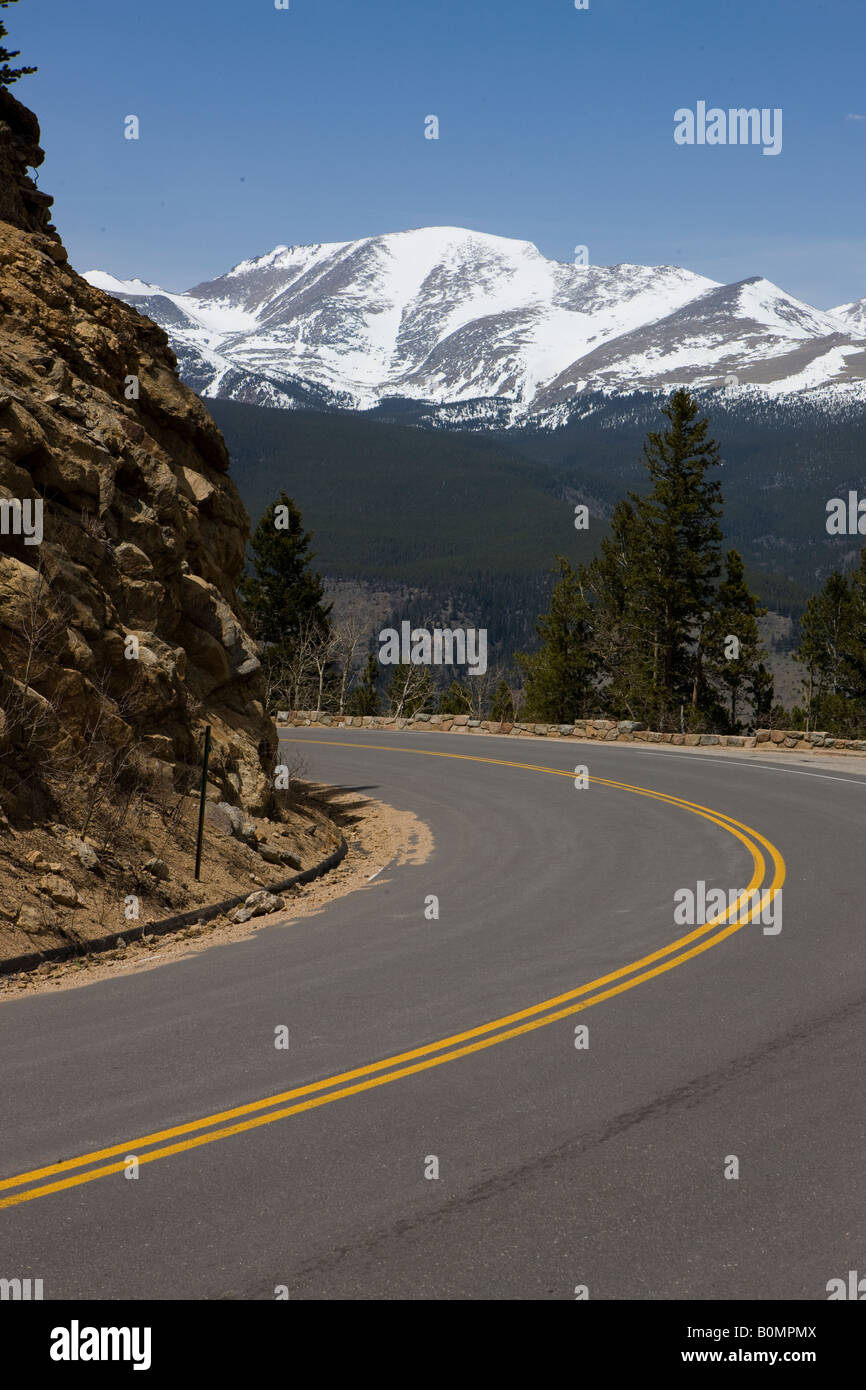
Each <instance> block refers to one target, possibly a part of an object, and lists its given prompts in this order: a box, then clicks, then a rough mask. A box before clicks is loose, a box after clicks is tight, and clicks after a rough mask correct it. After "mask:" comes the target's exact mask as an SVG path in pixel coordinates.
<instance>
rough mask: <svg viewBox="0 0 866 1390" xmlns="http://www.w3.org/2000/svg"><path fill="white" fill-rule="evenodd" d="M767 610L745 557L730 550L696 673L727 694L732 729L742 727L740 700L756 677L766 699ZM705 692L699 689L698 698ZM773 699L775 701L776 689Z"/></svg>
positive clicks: (706, 625)
mask: <svg viewBox="0 0 866 1390" xmlns="http://www.w3.org/2000/svg"><path fill="white" fill-rule="evenodd" d="M765 611H766V610H765V609H763V608H761V607H760V606H759V604H758V600H757V598H756V597H755V595H754V594H753V593H752V592H751V591H750V589H749V587H748V585H747V584H746V579H745V568H744V566H743V561H742V557H741V556H740V555H739V554H738V552H737V551H736V550H729V551H728V553H727V555H726V556H725V578H724V580H723V581H722V583H721V584H720V585H719V588H718V592H717V594H716V599H715V611H714V612H713V614H712V616H711V617H710V618H709V620H708V621H707V622H706V624H705V625H704V628H703V637H702V651H701V659H702V666H701V669H700V670H699V671H698V672H697V673H696V674H697V677H698V682H699V684H702V682H703V679H704V678H707V679H709V681H710V683H711V684H712V685H714V686H715V687H716V689H717V690H719V691H721V692H722V694H723V695H724V697H725V699H726V701H727V706H728V716H729V724H730V730H731V733H736V732H737V729H738V724H737V705H738V702H739V700H740V698H741V696H742V695H743V694H744V692H745V691H747V690H748V689H749V687H750V685H753V684H754V682H755V680H756V678H757V681H758V689H759V690H760V691H761V692H762V698H763V700H764V702H765V703H766V699H767V695H766V690H765V688H764V682H765V677H766V676H767V674H768V673H767V672H766V670H764V675H763V676H760V677H759V676H757V670H758V666H759V665H760V664H761V661H762V658H763V657H764V655H765V653H764V650H763V647H762V646H761V639H760V635H759V632H758V618H762V617H763V616H764V613H765ZM731 638H735V639H736V642H735V643H734V642H732V641H731ZM701 694H702V691H700V690H699V695H698V701H700V698H701ZM698 701H696V702H695V703H698ZM769 703H770V705H772V690H771V691H770V702H769ZM767 709H769V705H768V706H767Z"/></svg>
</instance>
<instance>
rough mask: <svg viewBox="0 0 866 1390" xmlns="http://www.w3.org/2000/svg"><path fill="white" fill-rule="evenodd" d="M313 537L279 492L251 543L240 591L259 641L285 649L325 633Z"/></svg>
mask: <svg viewBox="0 0 866 1390" xmlns="http://www.w3.org/2000/svg"><path fill="white" fill-rule="evenodd" d="M311 540H312V534H311V533H310V532H309V531H305V530H304V523H303V520H302V518H301V513H300V511H299V510H298V508H297V506H296V505H295V503H294V501H293V500H292V499H291V498H290V497H287V496H286V494H285V492H281V493H280V495H279V497H278V498H277V499H276V501H275V502H272V503H271V504H270V506H269V507H268V508H267V509H266V510H265V513H264V515H263V517H262V519H261V521H260V522H259V524H258V526H257V527H256V530H255V533H254V535H253V538H252V540H251V542H250V545H251V549H252V552H253V571H254V572H253V574H251V575H249V574H248V575H245V576H244V577H243V579H242V580H241V582H240V585H239V588H240V592H241V596H242V597H243V599H244V601H245V603H246V605H247V608H248V610H249V613H250V616H251V618H252V620H253V624H254V626H255V630H256V635H257V636H258V637H259V639H260V641H262V642H266V643H274V644H277V645H287V646H290V645H291V644H292V643H293V642H295V641H297V639H298V637H299V636H300V634H301V633H302V632H308V631H309V629H310V627H312V628H314V629H315V630H318V631H320V632H321V633H322V634H325V633H327V631H328V630H329V627H330V622H329V618H330V613H331V604H326V603H324V602H323V598H324V587H323V585H322V581H321V579H320V577H319V575H317V574H314V573H313V571H312V570H311V569H310V565H311V563H312V561H313V560H314V559H315V555H314V554H313V553H312V552H311V550H310V541H311Z"/></svg>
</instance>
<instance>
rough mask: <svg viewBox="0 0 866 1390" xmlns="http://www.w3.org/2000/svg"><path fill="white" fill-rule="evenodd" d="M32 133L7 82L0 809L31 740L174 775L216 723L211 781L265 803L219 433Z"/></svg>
mask: <svg viewBox="0 0 866 1390" xmlns="http://www.w3.org/2000/svg"><path fill="white" fill-rule="evenodd" d="M38 142H39V127H38V124H37V121H36V118H35V117H34V116H33V114H32V113H31V112H29V111H28V110H27V109H26V108H25V107H23V106H21V104H20V103H19V102H17V101H16V100H15V99H14V98H13V97H11V96H10V95H9V93H8V92H5V91H2V90H0V755H3V759H2V760H3V763H4V765H5V772H4V776H3V778H2V779H0V807H2V805H3V804H4V801H5V805H6V809H7V810H8V811H10V813H15V812H16V809H17V811H18V812H21V811H22V807H21V805H20V804H17V798H18V796H19V795H23V797H24V801H25V802H26V803H28V804H27V805H25V806H24V809H23V813H24V814H31V813H33V808H32V807H31V806H30V804H29V803H30V801H32V797H30V796H29V794H28V793H27V792H26V791H24V792H19V793H16V790H15V782H16V776H17V778H18V781H19V783H21V784H22V785H23V783H24V782H25V781H26V776H25V774H26V764H27V761H28V759H29V758H30V756H31V752H32V750H33V749H34V747H35V746H36V743H37V742H38V743H39V745H40V746H43V747H44V746H45V745H46V740H50V739H52V738H54V739H56V740H58V741H60V742H61V743H63V742H64V741H65V745H66V746H70V745H71V744H72V743H74V742H75V740H76V739H78V740H79V741H80V740H81V739H82V738H84V739H87V738H89V739H90V742H91V744H94V741H97V742H98V744H99V745H100V746H104V745H107V746H108V747H109V749H115V750H118V749H124V748H130V749H131V748H133V747H135V748H136V750H137V756H138V754H139V753H140V754H141V755H142V757H143V763H142V766H143V767H144V768H145V771H146V774H147V775H149V776H151V777H154V778H155V779H156V780H157V781H159V780H160V774H161V781H162V783H163V785H165V782H166V778H168V780H169V782H170V781H171V776H172V774H173V773H174V772H175V771H176V768H177V765H179V764H180V765H186V766H187V767H191V766H193V765H195V764H196V763H197V761H198V749H199V744H200V735H201V731H202V728H203V726H204V724H206V723H209V724H211V725H212V726H213V751H212V759H211V774H210V776H211V780H212V781H213V782H214V784H215V785H216V787H218V789H219V791H220V793H221V795H222V798H223V799H225V800H228V801H230V802H237V801H241V802H242V803H243V804H245V805H247V806H248V807H249V808H250V809H251V810H262V809H264V807H265V805H266V804H267V800H268V778H267V777H266V775H265V772H266V769H270V768H272V767H273V765H274V761H275V753H276V735H275V730H274V727H273V724H272V722H271V721H270V719H268V718H267V717H266V715H265V712H264V708H263V703H262V701H263V695H264V692H263V685H262V680H261V673H260V669H259V662H258V658H257V655H256V650H255V645H254V643H253V641H252V639H251V638H250V636H249V634H248V633H247V631H246V630H245V626H244V621H245V620H244V617H243V614H242V610H241V608H240V605H239V603H238V600H237V596H236V592H235V586H236V583H237V580H238V578H239V576H240V573H241V570H242V567H243V561H244V550H245V545H246V539H247V535H248V532H249V521H248V518H247V515H246V513H245V511H244V508H243V506H242V504H241V501H240V498H239V496H238V493H237V491H236V490H235V487H234V485H233V483H232V482H231V480H230V478H229V477H228V465H229V460H228V454H227V451H226V447H225V444H224V442H223V439H222V436H221V435H220V433H219V431H218V430H217V428H216V426H215V425H214V424H213V422H212V420H211V419H210V416H209V415H208V414H207V412H206V411H205V409H204V407H203V406H202V405H201V403H200V402H199V400H198V398H197V397H196V396H195V395H193V393H192V392H191V391H190V390H188V389H187V388H186V387H185V386H182V385H181V383H180V381H179V379H178V376H177V374H176V359H175V357H174V354H173V353H172V351H171V349H170V348H169V346H168V340H167V338H166V335H165V333H164V332H163V331H162V329H160V328H157V327H156V325H154V324H152V323H150V322H149V321H148V320H146V319H143V318H142V317H141V316H140V315H139V314H138V313H136V312H135V310H133V309H129V308H127V306H125V305H124V304H121V303H120V302H119V301H118V300H115V299H112V298H110V297H109V296H108V295H107V294H104V293H103V292H102V291H100V290H96V289H93V288H91V286H90V285H88V284H87V283H86V281H84V280H83V279H82V278H81V277H80V276H79V275H77V274H76V273H75V272H74V271H73V270H72V269H71V268H70V267H69V266H68V265H67V263H66V252H65V250H64V248H63V247H62V245H61V243H60V241H59V238H58V237H57V235H56V233H55V232H54V229H53V228H52V227H51V225H50V223H49V220H48V219H49V211H48V209H49V205H50V202H51V199H49V198H47V197H46V196H45V195H43V194H42V193H40V192H39V191H38V190H37V189H36V187H35V184H34V183H33V181H32V180H31V179H30V177H29V176H28V174H27V167H28V165H29V166H35V165H38V164H39V163H40V162H41V160H42V151H41V150H40V149H39V145H38ZM136 393H137V396H136ZM13 499H14V500H13ZM40 500H41V502H42V531H43V536H42V539H41V543H28V539H29V540H30V541H34V540H35V538H36V536H37V535H38V530H37V526H36V518H37V517H38V510H34V511H31V512H29V513H28V503H29V504H30V505H31V506H34V507H35V505H36V504H37V503H38V502H39V501H40ZM18 503H23V504H24V506H23V510H22V511H20V512H19V511H18V510H17V508H18ZM28 525H29V529H30V531H31V535H30V537H29V538H28V536H27V535H26V534H25V531H26V530H27V529H28ZM16 532H18V534H16ZM36 731H38V739H37V738H36ZM94 731H96V732H94ZM157 760H158V761H157ZM140 761H141V759H140ZM70 765H71V764H70ZM10 768H11V772H10ZM35 809H36V811H38V810H39V807H38V806H37V807H36V808H35Z"/></svg>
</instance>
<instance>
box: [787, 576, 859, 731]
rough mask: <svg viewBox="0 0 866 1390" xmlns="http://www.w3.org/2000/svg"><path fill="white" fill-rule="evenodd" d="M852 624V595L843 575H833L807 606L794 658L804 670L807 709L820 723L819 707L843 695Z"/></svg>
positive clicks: (813, 718)
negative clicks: (848, 640)
mask: <svg viewBox="0 0 866 1390" xmlns="http://www.w3.org/2000/svg"><path fill="white" fill-rule="evenodd" d="M850 624H851V593H850V590H849V587H848V581H847V580H846V578H845V576H844V575H842V574H839V573H833V574H831V575H830V577H829V578H828V579H827V582H826V583H825V585H824V588H823V590H822V591H821V593H820V594H813V596H812V597H811V598H810V599H809V602H808V603H807V604H806V611H805V612H804V614H803V618H802V622H801V625H800V628H801V638H800V646H799V648H798V649H797V652H796V654H795V655H796V658H797V660H798V661H799V662H801V663H802V664H803V665H804V666H805V667H806V673H807V674H806V682H805V684H806V687H807V708H808V711H809V714H810V718H811V719H812V722H813V725H814V721H815V719H817V720H818V721H819V723H820V722H821V719H822V715H821V708H822V705H827V703H828V701H830V702H831V703H832V701H833V698H834V697H835V696H837V695H840V694H842V693H843V692H842V688H841V687H842V681H843V665H844V655H845V646H846V642H847V639H848V631H849V628H850Z"/></svg>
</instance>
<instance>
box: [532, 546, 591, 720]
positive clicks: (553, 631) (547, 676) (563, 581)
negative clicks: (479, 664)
mask: <svg viewBox="0 0 866 1390" xmlns="http://www.w3.org/2000/svg"><path fill="white" fill-rule="evenodd" d="M557 565H558V574H559V579H558V580H557V583H556V584H555V586H554V590H553V595H552V597H551V600H550V608H549V610H548V612H547V613H546V614H545V615H544V616H543V617H541V618H539V620H538V622H537V624H536V632H537V633H538V636H539V637H540V639H541V646H540V648H539V650H538V651H535V652H532V653H530V654H529V655H527V654H526V653H521V652H519V653H517V654H516V658H515V659H516V661H517V663H518V665H519V666H520V668H521V670H522V671H523V673H524V675H525V677H526V687H525V691H524V696H525V706H526V712H527V714H529V715H530V716H531V717H533V718H535V719H539V720H543V721H546V722H549V723H552V724H568V723H571V722H572V721H573V720H575V719H577V718H579V717H580V715H581V714H584V713H586V711H587V708H588V706H589V704H590V703H591V701H592V699H593V698H594V697H593V679H592V678H593V672H594V663H593V657H592V654H591V649H590V639H591V635H592V628H591V621H590V619H591V613H590V609H589V605H588V603H587V601H586V599H585V597H584V594H583V591H582V589H581V585H580V582H579V578H578V576H577V575H576V574H575V572H574V570H573V569H572V567H571V565H570V564H569V562H568V560H566V559H564V557H563V556H561V555H559V556H557Z"/></svg>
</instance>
